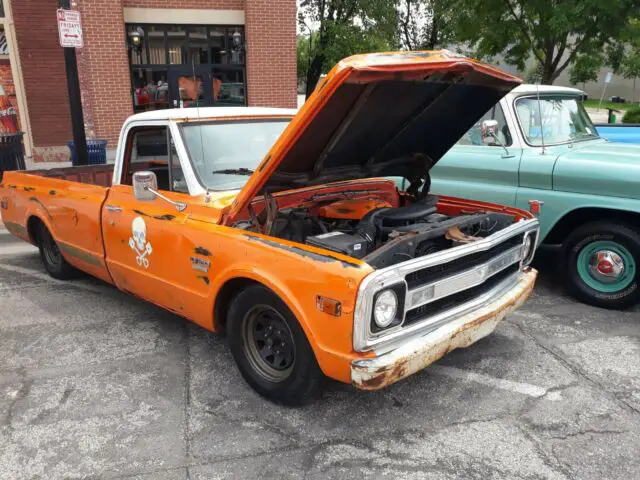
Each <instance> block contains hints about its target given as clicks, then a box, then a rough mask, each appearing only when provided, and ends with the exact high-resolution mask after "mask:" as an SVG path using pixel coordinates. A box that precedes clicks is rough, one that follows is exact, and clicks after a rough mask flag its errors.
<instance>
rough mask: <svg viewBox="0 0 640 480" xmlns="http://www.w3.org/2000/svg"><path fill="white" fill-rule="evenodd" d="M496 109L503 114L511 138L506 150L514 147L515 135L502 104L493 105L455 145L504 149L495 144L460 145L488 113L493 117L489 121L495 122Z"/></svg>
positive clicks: (506, 144) (505, 145)
mask: <svg viewBox="0 0 640 480" xmlns="http://www.w3.org/2000/svg"><path fill="white" fill-rule="evenodd" d="M496 109H500V111H501V112H502V118H503V119H504V126H505V127H507V130H508V132H509V138H508V139H507V140H509V141H508V142H507V143H505V144H504V147H505V148H508V147H513V146H514V144H515V135H514V132H513V129H512V128H511V127H510V126H509V120H508V117H507V111H505V109H504V108H502V105H501V104H500V102H498V103H496V104H495V105H493V106H492V107H491V108H490V109H489V110H488V111H487V112H485V113H484V114H483V115H482V117H480V118H479V119H478V121H476V122H475V123H474V124H473V126H472V127H471V128H469V129H468V130H467V131H466V132H464V134H463V136H462V137H460V139H458V141H457V142H456V143H455V146H456V147H503V146H502V145H499V144H495V145H486V144H484V143H483V144H481V145H474V144H470V145H465V144H461V143H458V142H460V140H461V139H462V138H463V137H464V136H465V135H467V134H468V133H469V131H471V130H472V129H473V128H475V126H476V124H477V123H478V122H480V121H482V119H483V118H484V117H485V115H487V114H488V113H490V112H491V117H490V118H488V119H487V120H495V116H496V115H495V112H496Z"/></svg>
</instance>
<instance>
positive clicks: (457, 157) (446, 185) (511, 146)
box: [430, 104, 521, 205]
mask: <svg viewBox="0 0 640 480" xmlns="http://www.w3.org/2000/svg"><path fill="white" fill-rule="evenodd" d="M489 119H493V120H497V121H498V137H499V139H500V140H501V142H502V143H503V144H504V145H505V146H506V148H507V151H505V149H504V148H502V147H501V146H500V145H499V143H497V142H495V141H492V140H489V139H483V138H482V135H481V133H480V126H481V124H482V122H483V121H484V120H489ZM514 139H516V136H515V132H512V131H511V128H510V127H509V124H508V122H507V119H506V117H505V114H504V111H503V109H502V106H501V105H500V104H497V105H495V106H494V107H493V108H492V109H491V110H489V111H488V112H487V113H486V114H485V115H484V116H483V117H482V118H481V119H480V120H479V121H478V122H477V123H476V124H475V125H474V126H473V127H472V128H471V129H470V130H469V131H468V132H467V133H466V134H464V135H463V136H462V138H461V139H460V140H459V141H458V143H457V144H456V145H455V146H454V147H453V148H452V149H451V150H449V151H448V152H447V153H446V155H445V156H444V157H442V158H441V159H440V161H439V162H438V163H437V164H436V166H435V167H434V168H432V169H431V172H430V173H431V192H432V193H435V194H440V195H450V196H454V197H460V198H467V199H471V200H481V201H485V202H494V203H499V204H502V205H514V204H515V201H516V191H517V189H518V168H519V163H520V155H521V149H520V148H518V146H517V144H516V143H515V142H514Z"/></svg>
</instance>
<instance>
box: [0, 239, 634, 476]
mask: <svg viewBox="0 0 640 480" xmlns="http://www.w3.org/2000/svg"><path fill="white" fill-rule="evenodd" d="M536 263H537V264H538V265H539V266H540V268H541V270H542V274H541V278H540V281H539V283H538V286H537V287H536V290H535V293H534V295H533V297H532V298H531V299H530V300H529V301H528V303H527V304H526V305H525V306H524V307H523V308H522V309H521V310H520V311H518V312H517V313H516V314H513V315H512V316H510V317H509V318H508V319H507V320H506V321H504V322H503V323H502V324H501V325H500V326H499V327H498V329H497V330H496V332H495V333H494V334H493V335H491V336H489V337H487V338H485V339H483V340H482V341H480V342H479V343H477V344H476V345H473V346H471V347H470V348H468V349H463V350H457V351H454V352H452V353H451V354H450V355H449V356H447V357H445V358H444V359H442V360H441V361H439V362H438V363H437V365H434V366H432V367H429V368H427V369H426V370H424V371H422V372H421V373H419V374H417V375H414V376H413V377H411V378H409V379H407V380H404V381H402V382H400V383H397V384H395V385H393V386H391V387H390V388H387V389H385V390H383V391H380V392H374V393H365V392H359V391H356V390H355V389H353V388H352V387H350V386H348V385H341V384H337V383H333V382H327V386H326V389H325V392H324V394H323V396H322V398H321V399H320V400H318V401H317V402H315V403H313V404H311V405H308V406H306V407H304V408H300V409H289V408H283V407H280V406H277V405H274V404H272V403H269V402H267V401H265V400H263V399H262V398H260V397H259V396H258V395H256V394H255V393H254V392H253V391H252V390H251V389H250V388H249V387H248V386H247V385H246V384H245V383H244V382H243V380H242V379H241V377H240V375H239V373H238V371H237V370H236V367H235V365H234V363H233V360H232V358H231V355H230V353H229V351H228V349H227V347H226V344H225V339H224V337H217V336H215V335H213V334H210V333H208V332H206V331H204V330H203V329H201V328H199V327H197V326H195V325H192V324H190V323H188V322H186V321H184V320H182V319H180V318H178V317H176V316H174V315H172V314H170V313H168V312H164V311H162V310H160V309H158V308H156V307H154V306H152V305H149V304H147V303H144V302H142V301H140V300H137V299H135V298H132V297H130V296H127V295H125V294H123V293H120V292H118V291H117V290H115V289H114V288H111V287H109V286H106V285H104V284H102V283H100V282H98V281H94V280H92V279H90V278H82V279H79V280H75V281H72V282H68V283H65V282H59V281H55V280H53V279H50V278H49V277H48V276H47V275H46V274H45V272H44V269H43V268H42V267H41V264H40V262H39V258H38V256H37V253H36V252H35V251H34V250H31V249H29V247H23V246H22V244H19V243H17V242H14V241H13V239H11V238H10V237H8V236H7V235H2V233H1V232H0V479H12V480H13V479H22V478H87V477H89V478H137V479H184V478H189V479H226V478H239V479H250V478H277V479H281V478H282V479H289V478H291V479H298V478H310V479H316V478H317V479H325V478H326V479H334V478H336V479H337V478H376V479H378V478H402V479H438V480H441V479H445V480H446V479H453V478H465V479H542V478H544V479H546V478H549V479H568V478H571V479H574V478H575V479H618V478H619V479H630V478H640V455H638V453H639V452H640V308H637V307H636V308H635V309H634V310H632V311H625V312H613V311H605V310H599V309H596V308H593V307H589V306H586V305H581V304H578V303H576V302H575V301H573V300H572V299H570V298H568V297H566V296H565V295H564V294H563V293H562V289H561V285H560V283H559V280H558V278H557V275H556V273H555V271H554V264H555V252H553V251H543V252H541V254H540V255H539V258H538V260H537V262H536Z"/></svg>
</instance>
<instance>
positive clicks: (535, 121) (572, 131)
mask: <svg viewBox="0 0 640 480" xmlns="http://www.w3.org/2000/svg"><path fill="white" fill-rule="evenodd" d="M515 105H516V112H517V116H518V122H519V123H520V128H521V129H522V134H523V135H524V138H525V140H526V141H527V143H528V144H529V145H534V146H541V145H542V143H543V141H544V144H545V145H553V144H559V143H569V142H574V141H578V140H586V139H590V138H597V137H598V133H597V131H596V129H595V127H594V126H593V124H592V123H591V120H590V119H589V116H588V115H587V112H586V111H585V109H584V107H583V106H582V102H581V101H580V99H579V98H578V97H564V98H563V97H552V98H550V97H542V98H540V100H538V99H537V98H536V97H524V98H519V99H517V100H516V103H515Z"/></svg>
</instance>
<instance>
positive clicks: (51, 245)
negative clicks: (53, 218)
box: [37, 223, 77, 280]
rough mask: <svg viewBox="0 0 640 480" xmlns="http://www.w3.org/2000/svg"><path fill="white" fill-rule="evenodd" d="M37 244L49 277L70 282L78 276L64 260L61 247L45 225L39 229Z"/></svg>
mask: <svg viewBox="0 0 640 480" xmlns="http://www.w3.org/2000/svg"><path fill="white" fill-rule="evenodd" d="M37 242H38V248H39V249H40V259H41V260H42V264H43V265H44V268H45V270H46V271H47V273H48V274H49V275H51V276H52V277H53V278H57V279H58V280H68V279H70V278H73V277H74V276H75V275H76V273H77V270H76V269H75V268H73V267H72V266H71V265H70V264H69V263H68V262H67V261H66V260H65V259H64V257H63V256H62V252H61V251H60V247H58V244H57V243H56V241H55V240H54V238H53V236H52V235H51V232H49V229H48V228H47V227H46V225H45V224H44V223H41V224H40V227H39V228H38V236H37Z"/></svg>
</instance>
